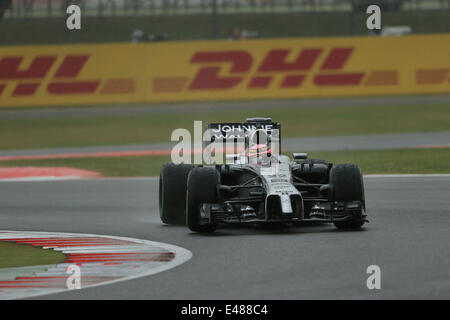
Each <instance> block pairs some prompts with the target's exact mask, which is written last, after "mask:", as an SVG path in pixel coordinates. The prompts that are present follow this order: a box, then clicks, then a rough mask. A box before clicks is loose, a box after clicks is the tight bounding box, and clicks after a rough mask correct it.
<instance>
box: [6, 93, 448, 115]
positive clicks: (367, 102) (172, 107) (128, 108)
mask: <svg viewBox="0 0 450 320" xmlns="http://www.w3.org/2000/svg"><path fill="white" fill-rule="evenodd" d="M448 102H450V95H449V94H441V95H411V96H386V97H360V98H326V99H282V100H280V99H277V100H249V101H225V102H191V103H185V102H183V103H164V104H158V103H155V104H151V105H149V104H143V105H140V104H129V105H127V104H125V105H124V104H118V105H107V106H101V105H100V106H86V107H80V106H76V107H70V106H66V107H64V108H61V107H46V108H36V107H32V108H20V109H18V108H10V109H6V108H5V109H3V110H1V112H0V119H3V120H4V119H27V118H64V117H83V116H85V117H92V116H105V115H111V116H113V115H117V116H120V115H140V114H158V113H173V112H194V111H204V110H205V109H207V110H208V111H220V110H222V111H227V110H230V109H235V110H242V109H261V110H264V109H273V108H320V107H346V106H359V107H372V106H379V105H392V106H398V105H417V104H427V103H432V104H434V103H448Z"/></svg>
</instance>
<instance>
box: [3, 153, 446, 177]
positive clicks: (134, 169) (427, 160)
mask: <svg viewBox="0 0 450 320" xmlns="http://www.w3.org/2000/svg"><path fill="white" fill-rule="evenodd" d="M299 151H300V150H299ZM309 157H310V158H321V159H326V160H327V161H329V162H332V163H334V164H339V163H356V164H358V165H359V166H360V167H361V169H362V171H363V173H364V174H375V173H450V165H449V161H448V160H449V159H450V148H442V149H389V150H360V151H358V150H355V151H353V150H352V151H328V152H311V153H309ZM168 161H170V157H169V156H154V157H123V158H95V159H94V158H82V159H55V160H22V161H8V162H1V163H0V165H1V166H5V167H8V166H52V167H55V166H69V167H76V168H81V169H86V170H93V171H97V172H101V173H102V174H103V175H104V176H126V177H133V176H158V175H159V171H160V169H161V166H162V165H163V164H164V163H165V162H168Z"/></svg>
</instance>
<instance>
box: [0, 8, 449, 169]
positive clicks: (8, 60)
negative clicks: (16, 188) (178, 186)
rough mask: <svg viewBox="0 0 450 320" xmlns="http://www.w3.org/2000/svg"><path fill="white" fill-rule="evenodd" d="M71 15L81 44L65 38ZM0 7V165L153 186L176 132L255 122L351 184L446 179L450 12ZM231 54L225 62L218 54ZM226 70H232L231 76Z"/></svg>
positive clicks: (287, 149)
mask: <svg viewBox="0 0 450 320" xmlns="http://www.w3.org/2000/svg"><path fill="white" fill-rule="evenodd" d="M70 4H77V5H79V6H80V8H81V30H75V31H69V30H68V29H67V28H66V23H65V22H66V19H67V16H68V15H67V14H66V8H67V7H68V5H70ZM370 4H377V5H379V6H380V8H381V11H382V17H381V19H382V29H381V30H379V31H377V30H368V29H367V27H366V20H367V17H368V14H367V13H366V12H365V11H366V8H367V6H368V5H370ZM0 9H1V11H0V14H1V16H2V19H1V21H0V59H1V60H0V166H1V167H5V168H10V167H14V168H17V167H20V168H22V167H36V166H38V167H41V166H44V167H51V168H54V167H60V166H66V167H67V166H68V167H75V168H81V169H87V170H93V171H96V172H99V173H100V174H102V175H108V176H111V175H112V176H149V175H153V176H156V175H158V173H159V169H160V167H161V165H162V163H164V162H166V161H168V160H169V159H170V148H171V146H172V145H173V143H171V142H170V135H171V133H172V131H173V130H174V129H176V128H187V129H192V127H193V121H194V120H203V122H204V125H206V123H207V122H210V121H211V122H221V121H222V122H227V121H235V122H241V121H243V120H244V119H245V118H246V117H254V116H264V117H272V118H273V119H274V120H275V121H279V122H281V123H282V125H283V129H282V136H283V139H284V141H283V147H284V151H285V152H291V151H300V152H301V151H306V152H310V153H311V154H310V156H311V157H319V158H325V159H328V160H329V161H331V162H336V163H342V162H355V163H358V164H360V166H361V167H362V168H363V171H364V173H439V172H446V173H449V172H450V167H449V165H448V159H450V148H449V146H450V95H449V94H450V48H449V43H450V0H385V1H383V0H378V1H370V0H79V1H69V0H0ZM343 37H345V38H343ZM255 39H256V40H255ZM283 39H284V40H283ZM230 40H236V41H230ZM137 42H139V43H142V44H139V45H136V44H135V43H137ZM154 42H156V43H154ZM99 44H101V45H99ZM23 45H31V46H26V47H24V46H23ZM47 45H52V46H47ZM55 45H56V46H55ZM308 48H309V49H308ZM310 48H319V49H317V50H319V51H320V52H321V53H319V51H315V53H314V50H312V51H311V50H310ZM280 49H282V50H287V51H286V52H284V51H282V50H281V51H280ZM230 50H231V51H232V52H239V54H238V55H237V56H227V55H226V54H225V56H221V55H220V54H219V55H218V54H216V53H217V52H222V53H223V52H230ZM277 50H278V51H277ZM302 50H304V51H302ZM308 50H309V51H308ZM288 54H289V56H288ZM307 55H309V57H310V60H308V59H306V61H309V62H305V63H306V65H308V66H307V67H306V65H305V64H304V62H303V61H305V60H303V59H304V58H305V57H306V56H307ZM296 57H299V58H298V59H299V60H295V59H297V58H296ZM327 57H328V58H327ZM235 58H236V59H238V58H239V59H241V60H239V59H238V60H239V61H241V62H242V61H243V64H237V66H238V67H236V68H237V70H233V69H229V68H228V67H227V66H229V63H230V62H232V61H234V60H233V59H235ZM266 58H267V59H268V60H267V61H266V63H265V67H264V68H265V70H266V73H264V72H261V70H262V69H264V68H263V67H260V68H259V69H258V66H260V65H261V63H262V61H263V59H266ZM269 58H270V59H269ZM33 59H34V60H33ZM36 59H38V60H36ZM64 59H66V60H64ZM242 59H243V60H242ZM311 59H312V60H311ZM325 59H328V60H325ZM333 59H334V60H333ZM316 60H317V62H316V63H315V64H314V62H315V61H316ZM332 60H333V61H334V62H333V61H332ZM33 61H34V62H33ZM236 61H237V60H236ZM249 61H250V62H249ZM252 63H253V64H252ZM39 66H43V67H42V68H41V67H39ZM58 66H59V67H58ZM211 66H212V67H211ZM261 66H262V65H261ZM57 67H58V68H59V69H57ZM33 68H34V69H33ZM64 68H65V69H64ZM220 68H222V69H220ZM239 68H241V69H239ZM277 68H278V69H277ZM289 68H291V69H292V68H293V69H292V70H290V69H289ZM295 68H297V69H295ZM308 68H310V71H311V72H309V71H308V72H309V73H308V72H306V73H305V70H306V69H308ZM27 70H28V71H27ZM80 70H81V71H80ZM218 70H222V71H220V72H222V73H219V75H218V72H219V71H218ZM230 70H231V74H230ZM277 70H278V71H277ZM242 71H245V72H244V73H242V74H241V73H239V72H242ZM263 71H264V70H263ZM233 72H237V74H235V75H239V76H242V78H239V79H238V78H236V77H232V76H233ZM272 76H273V77H274V79H275V80H274V82H271V81H272V78H271V77H272ZM221 77H225V79H223V78H221ZM305 77H306V80H305ZM74 78H77V79H78V80H77V79H74ZM283 79H284V80H283ZM313 79H314V80H313ZM69 80H71V81H72V80H77V81H81V82H77V81H75V82H70V81H69ZM93 80H95V81H96V82H92V81H93ZM241 80H242V81H241ZM303 80H305V81H304V82H303ZM83 81H84V82H83ZM233 81H234V82H236V81H237V82H239V81H241V83H239V84H238V85H235V84H233ZM237 82H236V83H237ZM72 85H74V86H73V87H71V86H72ZM222 85H223V86H224V88H220V86H222ZM277 85H278V87H277ZM226 86H230V88H228V89H227V88H225V87H226ZM233 86H234V87H233ZM231 87H233V88H231ZM46 88H47V89H46ZM222 89H226V90H222ZM65 94H66V95H65ZM7 174H10V173H7ZM46 174H48V172H47V173H46ZM0 178H1V176H0Z"/></svg>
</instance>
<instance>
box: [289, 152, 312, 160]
mask: <svg viewBox="0 0 450 320" xmlns="http://www.w3.org/2000/svg"><path fill="white" fill-rule="evenodd" d="M292 157H293V158H294V160H304V159H308V154H307V153H305V152H302V153H297V152H294V153H293V154H292Z"/></svg>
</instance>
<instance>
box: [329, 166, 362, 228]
mask: <svg viewBox="0 0 450 320" xmlns="http://www.w3.org/2000/svg"><path fill="white" fill-rule="evenodd" d="M330 185H331V186H332V190H333V191H332V196H331V197H332V199H331V200H332V201H361V202H362V204H363V206H365V196H364V183H363V178H362V173H361V169H360V168H359V167H358V166H357V165H355V164H338V165H336V166H334V167H333V168H332V169H331V171H330ZM363 224H364V221H362V220H361V219H360V217H356V218H355V219H352V220H348V221H339V222H334V225H335V226H336V227H337V228H338V229H358V228H360V227H362V225H363Z"/></svg>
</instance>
